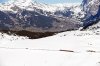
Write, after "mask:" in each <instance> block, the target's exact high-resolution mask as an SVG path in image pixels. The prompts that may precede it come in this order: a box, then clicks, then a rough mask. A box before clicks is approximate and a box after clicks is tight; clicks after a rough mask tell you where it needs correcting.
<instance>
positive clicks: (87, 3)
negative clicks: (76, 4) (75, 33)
mask: <svg viewBox="0 0 100 66" xmlns="http://www.w3.org/2000/svg"><path fill="white" fill-rule="evenodd" d="M82 6H83V11H84V12H85V17H84V20H83V22H84V24H83V26H84V28H87V27H89V26H91V25H93V24H96V23H98V22H99V21H100V0H83V3H82Z"/></svg>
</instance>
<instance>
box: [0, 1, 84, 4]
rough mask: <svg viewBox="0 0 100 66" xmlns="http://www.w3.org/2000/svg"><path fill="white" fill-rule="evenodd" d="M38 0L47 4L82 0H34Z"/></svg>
mask: <svg viewBox="0 0 100 66" xmlns="http://www.w3.org/2000/svg"><path fill="white" fill-rule="evenodd" d="M5 1H8V0H0V2H5ZM36 1H38V2H42V3H49V4H53V3H81V2H82V0H36Z"/></svg>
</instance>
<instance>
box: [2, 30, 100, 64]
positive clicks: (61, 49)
mask: <svg viewBox="0 0 100 66" xmlns="http://www.w3.org/2000/svg"><path fill="white" fill-rule="evenodd" d="M0 66H100V30H95V31H71V32H70V31H69V32H63V33H59V34H57V35H55V36H51V37H46V38H41V39H34V40H31V39H28V38H27V37H26V38H25V37H17V36H9V35H7V34H0Z"/></svg>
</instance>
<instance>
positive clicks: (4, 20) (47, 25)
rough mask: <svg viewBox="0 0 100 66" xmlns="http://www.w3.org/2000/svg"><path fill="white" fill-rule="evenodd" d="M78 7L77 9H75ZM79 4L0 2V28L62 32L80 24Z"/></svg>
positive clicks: (76, 27)
mask: <svg viewBox="0 0 100 66" xmlns="http://www.w3.org/2000/svg"><path fill="white" fill-rule="evenodd" d="M77 9H78V11H77ZM80 13H81V7H80V6H79V4H73V5H71V4H63V5H61V4H51V5H48V4H43V3H37V2H35V1H32V0H15V1H14V0H11V1H8V2H6V3H3V4H0V30H4V31H5V30H6V31H9V30H10V31H30V32H42V33H44V32H62V31H66V30H76V29H79V27H81V26H82V23H81V21H80V20H79V19H78V15H80V16H83V14H80Z"/></svg>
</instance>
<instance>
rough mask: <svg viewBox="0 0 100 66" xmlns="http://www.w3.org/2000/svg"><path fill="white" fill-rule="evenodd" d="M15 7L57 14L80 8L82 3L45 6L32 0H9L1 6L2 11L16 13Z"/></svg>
mask: <svg viewBox="0 0 100 66" xmlns="http://www.w3.org/2000/svg"><path fill="white" fill-rule="evenodd" d="M15 6H17V7H19V8H21V9H26V10H31V11H33V10H35V8H37V9H42V10H43V11H47V12H55V11H58V10H60V11H63V10H65V9H66V8H71V7H75V6H80V3H58V4H45V3H38V2H36V1H34V0H33V1H32V0H9V1H8V2H5V3H3V4H2V3H1V4H0V10H2V11H12V12H15V11H14V10H12V7H15ZM15 13H16V12H15Z"/></svg>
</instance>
